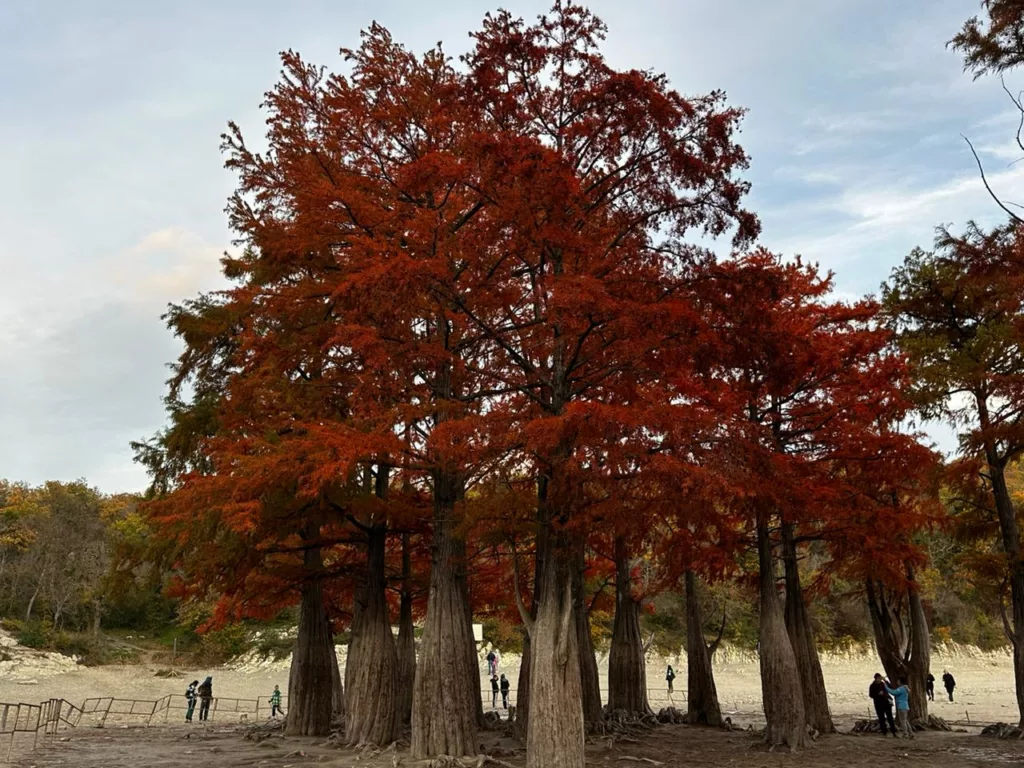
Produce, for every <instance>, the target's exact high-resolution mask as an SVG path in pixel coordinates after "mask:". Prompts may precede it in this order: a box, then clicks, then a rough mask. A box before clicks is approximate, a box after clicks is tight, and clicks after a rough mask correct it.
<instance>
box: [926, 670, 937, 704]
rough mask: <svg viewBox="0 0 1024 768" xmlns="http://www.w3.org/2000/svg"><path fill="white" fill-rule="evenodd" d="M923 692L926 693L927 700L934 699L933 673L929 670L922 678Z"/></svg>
mask: <svg viewBox="0 0 1024 768" xmlns="http://www.w3.org/2000/svg"><path fill="white" fill-rule="evenodd" d="M924 692H925V693H926V694H927V695H928V701H935V675H933V674H932V673H931V672H929V673H928V677H926V678H925V679H924Z"/></svg>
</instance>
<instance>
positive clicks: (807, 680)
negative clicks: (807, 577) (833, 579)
mask: <svg viewBox="0 0 1024 768" xmlns="http://www.w3.org/2000/svg"><path fill="white" fill-rule="evenodd" d="M782 562H783V565H784V568H785V576H786V614H785V615H786V631H787V632H789V641H790V643H792V645H793V654H794V655H795V656H796V665H797V669H798V670H799V673H800V688H801V690H803V694H804V715H805V716H806V717H807V724H808V725H809V726H811V728H814V729H815V730H817V731H820V732H821V733H835V730H836V727H835V725H834V724H833V722H832V712H831V711H830V710H829V706H828V694H827V693H826V691H825V676H824V675H823V674H822V672H821V660H820V659H819V658H818V648H817V646H816V644H815V642H814V633H813V631H812V630H811V617H810V614H809V613H808V612H807V603H806V602H805V600H804V591H803V586H802V585H801V583H800V568H799V563H798V560H797V550H796V542H795V541H794V537H793V526H792V525H789V524H783V526H782Z"/></svg>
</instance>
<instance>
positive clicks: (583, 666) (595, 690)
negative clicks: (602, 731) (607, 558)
mask: <svg viewBox="0 0 1024 768" xmlns="http://www.w3.org/2000/svg"><path fill="white" fill-rule="evenodd" d="M586 567H587V563H586V549H585V545H584V542H583V541H580V542H578V543H577V546H576V562H575V567H574V568H573V571H572V598H573V599H572V602H573V609H574V610H575V612H576V643H577V646H578V648H579V652H580V683H581V685H582V689H583V720H584V721H585V722H586V724H587V727H588V728H593V727H594V726H596V725H598V724H600V723H601V721H602V720H604V710H602V709H601V679H600V676H599V675H598V672H597V658H596V657H595V655H594V639H593V636H592V635H591V633H590V612H589V611H588V610H587V591H586V585H585V584H584V579H583V577H584V574H585V572H586Z"/></svg>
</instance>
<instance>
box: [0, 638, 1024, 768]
mask: <svg viewBox="0 0 1024 768" xmlns="http://www.w3.org/2000/svg"><path fill="white" fill-rule="evenodd" d="M0 645H3V646H4V647H5V652H6V653H7V654H8V655H10V656H12V658H11V659H10V660H9V661H7V662H3V663H0V702H19V701H21V702H33V703H35V702H39V701H42V700H45V699H48V698H51V697H53V698H63V699H66V700H68V701H71V702H73V703H76V704H80V703H81V702H82V701H84V700H85V699H87V698H90V697H101V696H111V697H117V698H122V699H140V700H155V699H159V698H161V697H163V696H165V695H168V694H172V695H178V696H180V694H181V693H182V692H183V691H184V688H185V686H186V685H187V683H188V682H189V681H191V680H193V679H202V678H203V677H204V676H205V675H207V674H212V675H213V677H214V688H215V692H216V694H217V696H218V697H221V698H222V699H226V698H229V697H230V698H239V699H254V698H256V697H260V698H263V699H264V701H266V699H265V697H267V696H269V694H270V692H271V691H272V690H273V687H274V685H275V684H277V685H281V686H282V688H284V687H285V685H286V682H287V670H288V664H289V662H288V660H283V661H277V662H268V661H267V662H261V661H258V660H257V659H255V658H254V657H251V656H250V657H247V658H242V659H239V660H238V661H237V662H235V663H234V664H232V665H229V666H227V667H221V668H217V669H181V670H179V672H180V673H181V674H182V677H180V678H171V679H167V678H162V677H156V676H155V674H156V672H157V669H156V668H155V667H152V666H147V665H134V666H110V667H93V668H89V667H82V666H77V665H75V664H74V663H73V661H72V660H68V659H64V658H61V657H55V656H54V655H52V654H41V653H39V652H35V651H29V650H28V649H21V648H19V647H17V646H14V645H13V644H12V643H11V642H10V641H9V639H7V640H6V641H5V640H4V639H3V638H0ZM344 650H345V649H344V648H339V657H340V660H341V662H342V663H344V655H345V654H344ZM669 661H670V662H672V664H673V666H674V667H675V670H676V674H677V678H676V684H677V685H676V687H677V689H678V691H685V687H686V665H685V660H684V659H680V658H673V659H668V660H666V659H663V658H660V657H654V656H652V657H650V658H649V660H648V687H649V693H650V699H651V704H652V706H653V707H654V708H655V709H657V708H660V707H662V706H665V705H667V704H669V703H672V704H675V705H677V706H684V705H685V695H684V693H681V692H677V693H676V694H674V695H673V696H671V697H670V696H669V694H668V692H667V691H666V688H665V681H664V671H665V665H666V663H667V662H669ZM716 662H717V663H716V665H715V674H716V680H717V684H718V690H719V696H720V699H721V702H722V706H723V709H725V710H726V712H727V713H729V715H730V716H731V718H732V720H733V722H734V723H736V724H737V725H739V726H747V725H754V726H758V725H760V724H762V723H763V717H762V715H761V698H760V678H759V673H758V666H757V660H756V657H753V656H752V655H750V654H742V653H740V654H736V653H732V654H730V653H724V654H720V655H719V657H716ZM599 666H600V669H601V674H602V685H606V683H607V678H606V674H607V660H606V658H604V657H601V658H600V659H599ZM518 668H519V659H518V658H517V657H514V656H511V657H509V656H507V657H505V658H502V659H501V660H500V662H499V672H504V673H505V674H506V675H507V676H508V677H509V679H510V680H511V681H512V683H513V685H514V684H515V681H516V679H517V676H518ZM823 668H824V673H825V680H826V683H827V685H828V688H829V697H830V702H831V704H832V710H833V713H834V715H835V718H836V721H837V724H838V725H839V726H840V728H841V729H845V728H848V726H850V725H852V723H853V721H854V720H856V719H860V718H862V717H864V716H866V715H868V714H869V711H868V701H867V698H866V693H867V685H868V682H869V681H870V679H871V676H872V675H873V674H874V672H875V671H876V670H877V668H878V663H877V660H876V659H875V658H874V657H873V656H871V655H869V654H864V653H859V654H850V655H847V656H829V655H826V656H825V657H824V658H823ZM944 668H948V669H949V670H951V671H952V672H953V673H954V674H955V675H956V678H957V681H958V683H959V685H958V688H957V691H956V696H955V698H956V703H954V704H951V703H949V702H948V701H944V700H943V699H944V698H945V697H944V696H943V692H942V691H941V689H940V690H939V691H938V692H937V696H936V698H937V699H938V700H937V701H936V703H935V705H934V707H933V709H932V711H933V712H934V713H935V714H937V715H939V716H940V717H943V718H945V719H947V720H949V721H955V722H957V723H959V724H964V725H965V724H966V723H967V721H968V720H969V721H970V722H971V723H972V724H976V723H987V722H994V721H1007V720H1014V719H1015V718H1016V707H1015V699H1014V693H1013V679H1012V673H1011V660H1010V657H1009V654H1008V653H1003V654H982V653H979V652H977V651H969V650H966V651H965V650H964V649H942V652H936V653H935V655H934V656H933V670H934V671H935V672H936V676H937V677H938V676H939V675H940V674H941V672H942V670H943V669H944ZM481 686H482V687H484V688H485V689H486V690H487V692H486V693H485V696H484V701H485V705H486V708H490V694H489V685H488V684H487V682H486V662H485V661H484V659H483V652H481ZM512 703H513V704H514V703H515V692H514V691H513V694H512ZM263 711H265V710H263ZM172 714H173V715H174V716H173V717H170V718H169V720H170V724H168V725H164V724H163V722H162V721H163V720H164V718H163V717H159V718H157V721H156V722H157V723H158V725H156V726H154V727H151V728H144V727H140V726H135V725H131V726H129V725H128V724H127V723H128V722H129V720H127V719H125V718H111V719H110V720H108V722H107V727H106V728H103V729H97V728H94V727H85V725H84V722H85V721H83V726H81V727H78V728H74V729H67V730H63V731H61V732H60V734H59V735H58V737H57V738H55V739H52V740H51V742H50V743H49V744H48V745H46V746H45V747H44V748H43V749H40V750H36V751H31V750H30V747H31V744H32V737H31V736H30V735H19V736H18V740H17V741H16V742H15V749H14V752H13V755H14V758H13V759H14V763H15V764H16V765H19V766H24V767H27V766H36V767H37V768H44V767H45V766H68V767H69V768H70V767H74V768H92V767H94V766H95V768H100V767H101V766H102V768H132V767H134V766H150V767H156V766H160V767H162V768H179V767H180V768H186V767H187V768H194V767H195V766H196V765H202V766H205V765H216V766H217V768H234V767H235V766H239V767H240V766H268V767H269V766H282V767H283V766H299V765H303V764H306V763H312V762H316V763H318V764H319V765H326V766H341V765H359V766H365V767H367V768H394V766H397V765H398V764H399V763H402V762H411V761H409V760H408V754H407V753H405V752H403V751H401V750H399V752H397V753H395V752H388V753H384V754H379V755H378V754H375V753H373V752H365V751H364V752H358V751H353V750H339V749H337V748H335V747H332V746H329V745H327V744H325V743H324V742H322V741H319V742H318V741H316V740H308V739H307V740H302V739H284V738H280V737H279V735H275V737H274V738H273V739H270V740H268V742H267V743H265V744H261V745H260V744H256V743H254V742H252V741H250V740H247V739H245V738H243V736H244V730H245V729H246V728H247V727H248V725H249V724H251V723H252V720H253V718H252V717H250V718H249V720H248V723H246V724H241V725H240V724H239V722H238V721H239V719H240V717H239V715H237V714H227V713H224V712H220V713H218V715H217V717H216V718H215V722H213V723H208V724H200V723H198V722H197V723H195V724H193V725H191V726H185V725H184V724H181V723H176V722H175V720H176V719H178V717H180V712H173V713H172ZM85 720H86V721H89V718H86V719H85ZM91 722H95V720H92V721H91ZM132 722H139V721H138V720H134V721H132ZM970 731H971V733H972V734H973V733H976V732H977V730H976V729H975V728H971V729H970ZM482 738H483V739H484V740H485V743H483V744H482V747H483V748H484V749H486V750H487V751H488V752H490V753H491V754H499V755H502V757H501V759H502V760H504V761H505V762H506V763H507V764H509V765H512V766H516V768H518V767H519V766H522V765H523V764H524V762H525V761H524V755H523V753H522V750H521V749H519V748H518V745H517V744H515V743H514V742H510V741H509V740H508V739H504V740H502V739H501V738H500V737H498V736H495V735H493V734H490V733H488V734H483V736H482ZM5 742H6V737H4V738H3V739H0V760H2V759H3V757H4V755H5V753H6V747H7V744H6V743H5ZM495 749H498V751H497V752H495ZM907 760H910V761H917V762H928V763H929V764H931V765H941V766H948V767H949V768H967V767H968V766H972V767H973V766H982V765H991V764H992V763H1002V764H1006V763H1011V762H1013V763H1024V742H1013V743H998V742H997V743H993V742H991V741H988V740H984V741H983V740H981V739H980V738H979V737H977V736H976V735H965V734H948V733H943V734H940V733H928V734H925V735H923V736H922V737H921V738H919V739H917V740H916V741H915V742H913V743H912V744H911V743H909V742H902V741H896V740H885V741H883V740H882V739H881V738H880V737H877V736H854V735H840V736H833V737H828V738H825V739H822V740H821V741H820V742H819V743H818V744H817V745H816V746H815V747H814V748H813V749H811V750H809V751H806V752H804V753H802V754H801V755H798V756H796V757H794V756H790V755H788V754H774V753H773V754H770V755H769V754H766V753H764V752H763V751H760V750H759V747H758V743H757V741H756V740H755V739H754V738H752V737H751V736H750V734H748V733H745V732H732V733H728V732H722V731H707V730H702V729H693V728H686V727H678V726H666V727H665V728H659V729H657V730H655V731H653V732H650V733H649V734H646V735H645V736H644V737H643V738H642V739H640V740H639V741H638V742H629V741H626V742H619V743H616V744H615V745H613V746H611V747H609V745H608V743H607V740H604V739H598V740H597V741H596V742H595V743H594V744H591V745H590V746H588V756H587V765H588V766H613V765H614V766H620V768H621V766H624V765H629V764H633V765H638V764H639V765H655V764H656V763H662V764H665V765H681V764H686V765H687V766H693V767H694V768H704V767H705V766H707V768H732V766H734V765H738V766H741V765H752V766H755V768H769V766H773V767H774V766H780V768H781V767H784V766H785V767H787V768H788V766H791V765H793V766H795V765H797V764H799V765H801V766H806V767H807V768H831V766H834V765H837V764H840V763H841V764H843V765H844V768H861V766H863V768H880V767H881V768H885V767H887V766H894V765H896V763H898V762H899V763H905V762H906V761H907Z"/></svg>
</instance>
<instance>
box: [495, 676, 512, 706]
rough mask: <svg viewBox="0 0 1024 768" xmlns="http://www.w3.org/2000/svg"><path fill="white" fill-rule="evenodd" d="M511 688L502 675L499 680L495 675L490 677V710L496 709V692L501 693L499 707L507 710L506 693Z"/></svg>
mask: <svg viewBox="0 0 1024 768" xmlns="http://www.w3.org/2000/svg"><path fill="white" fill-rule="evenodd" d="M509 688H511V685H509V682H508V678H507V677H505V675H502V676H501V678H500V679H499V678H498V676H497V675H494V674H492V675H491V708H492V709H497V708H498V692H499V691H500V692H501V706H502V708H503V709H508V691H509Z"/></svg>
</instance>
